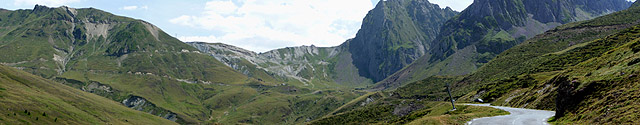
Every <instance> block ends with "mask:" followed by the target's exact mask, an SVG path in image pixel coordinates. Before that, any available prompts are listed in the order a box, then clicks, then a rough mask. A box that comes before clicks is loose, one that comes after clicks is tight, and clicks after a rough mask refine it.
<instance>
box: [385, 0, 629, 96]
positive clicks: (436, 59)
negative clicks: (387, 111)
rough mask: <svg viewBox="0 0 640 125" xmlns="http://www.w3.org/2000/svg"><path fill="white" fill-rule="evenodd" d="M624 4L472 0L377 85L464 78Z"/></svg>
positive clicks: (612, 1)
mask: <svg viewBox="0 0 640 125" xmlns="http://www.w3.org/2000/svg"><path fill="white" fill-rule="evenodd" d="M630 5H631V3H630V2H627V1H625V0H587V1H584V0H541V1H527V0H476V1H474V2H473V4H471V5H470V6H469V7H468V8H467V9H465V10H464V11H462V12H461V13H460V14H459V15H458V16H456V17H453V18H452V19H451V20H448V21H447V22H446V23H445V24H444V25H443V26H442V27H441V32H440V33H439V34H438V35H437V36H436V38H435V40H434V41H433V42H431V43H432V44H431V45H430V46H431V47H432V48H431V49H430V50H431V51H430V54H431V55H432V56H425V57H421V58H420V59H418V60H417V61H416V62H415V63H413V64H411V65H409V66H407V68H404V69H403V70H401V71H399V72H397V73H395V74H394V75H392V76H389V77H388V78H387V79H385V80H384V81H381V82H379V83H377V85H376V86H375V87H374V88H376V89H388V88H396V87H398V86H400V85H403V84H407V83H410V82H414V81H418V80H420V79H423V78H426V77H429V76H433V75H466V74H469V73H472V72H474V71H476V70H477V69H478V68H479V67H481V66H482V65H484V64H486V63H487V62H489V60H491V59H493V58H495V57H496V56H497V55H498V54H500V53H501V52H503V51H505V50H507V49H509V48H511V47H513V46H515V45H518V44H519V43H521V42H523V41H524V40H526V39H529V38H532V37H533V36H535V35H537V34H540V33H543V32H544V31H547V30H550V29H552V28H554V27H556V26H559V25H561V24H566V23H569V22H574V21H580V20H587V19H593V18H594V17H598V16H601V15H605V14H608V13H612V12H616V11H620V10H623V9H626V8H627V7H629V6H630Z"/></svg>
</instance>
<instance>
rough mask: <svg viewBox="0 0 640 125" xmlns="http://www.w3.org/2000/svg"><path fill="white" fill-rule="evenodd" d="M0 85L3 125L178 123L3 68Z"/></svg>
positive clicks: (1, 66)
mask: <svg viewBox="0 0 640 125" xmlns="http://www.w3.org/2000/svg"><path fill="white" fill-rule="evenodd" d="M0 83H1V84H0V106H2V110H0V113H2V114H3V115H0V123H2V124H175V123H174V122H171V121H169V120H166V119H163V118H161V117H158V116H153V115H150V114H147V113H145V112H141V111H135V110H133V109H129V108H127V107H125V106H123V105H121V104H120V103H118V102H114V101H112V100H109V99H107V98H104V97H100V96H97V95H94V94H91V93H87V92H83V91H81V90H77V89H75V88H72V87H68V86H66V85H63V84H60V83H57V82H53V81H51V80H47V79H43V78H41V77H38V76H34V75H31V74H29V73H26V72H24V71H20V70H17V69H14V68H10V67H6V66H3V65H0Z"/></svg>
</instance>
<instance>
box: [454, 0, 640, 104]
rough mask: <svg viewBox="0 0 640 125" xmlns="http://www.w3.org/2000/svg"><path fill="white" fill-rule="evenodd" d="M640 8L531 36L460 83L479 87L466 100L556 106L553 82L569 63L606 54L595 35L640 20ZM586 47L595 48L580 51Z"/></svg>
mask: <svg viewBox="0 0 640 125" xmlns="http://www.w3.org/2000/svg"><path fill="white" fill-rule="evenodd" d="M639 12H640V8H630V9H628V10H624V11H620V12H616V13H613V14H610V15H606V16H603V17H599V18H596V19H593V20H588V21H582V22H576V23H570V24H567V25H563V26H560V27H558V28H556V29H554V30H552V31H548V32H546V33H545V34H542V35H539V36H536V37H535V38H532V39H530V40H527V41H525V42H524V43H522V44H520V45H518V46H515V47H513V48H511V49H509V50H507V51H505V52H503V53H501V54H500V55H498V57H497V58H496V59H494V60H492V61H491V62H489V63H488V64H486V65H485V66H483V67H482V68H480V69H479V70H478V71H477V72H475V73H473V74H471V75H470V76H468V77H466V78H465V80H463V81H462V82H459V84H460V86H464V87H465V89H463V90H464V91H474V89H475V88H479V90H478V91H475V92H472V94H470V95H467V96H464V97H463V99H461V100H471V99H472V98H471V97H472V96H476V97H480V98H483V99H485V100H490V101H494V100H495V102H493V104H496V105H509V106H516V107H528V108H539V109H555V106H554V105H555V104H554V103H553V102H554V100H553V99H554V98H555V89H556V87H555V85H553V84H551V83H549V82H548V81H549V80H551V79H552V78H553V77H554V76H556V75H558V74H559V73H561V72H563V71H564V70H566V68H568V67H570V66H573V65H576V64H577V63H579V62H581V61H584V60H587V59H590V58H594V54H596V55H597V54H598V53H602V52H601V51H604V50H599V51H595V50H598V47H599V45H597V44H595V45H594V44H593V43H594V42H595V41H594V40H596V39H599V38H603V37H606V36H608V35H612V34H615V33H617V32H619V31H621V30H623V29H626V28H629V27H631V26H633V25H634V24H637V23H638V22H637V21H638V20H640V18H639V17H638V16H637V15H638V14H639ZM585 48H587V49H589V48H590V49H592V50H589V51H584V52H581V51H579V50H585ZM566 53H570V55H567V54H566ZM560 55H562V56H560ZM478 83H480V84H478ZM468 88H472V89H468ZM512 100H513V101H512Z"/></svg>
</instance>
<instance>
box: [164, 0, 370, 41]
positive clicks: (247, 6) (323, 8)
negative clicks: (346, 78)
mask: <svg viewBox="0 0 640 125" xmlns="http://www.w3.org/2000/svg"><path fill="white" fill-rule="evenodd" d="M371 8H373V6H372V4H371V1H370V0H272V1H265V0H240V1H238V2H236V1H229V0H213V1H209V2H207V3H206V4H205V8H204V9H205V11H204V12H202V13H201V14H199V15H182V16H179V17H176V18H173V19H171V20H170V22H171V23H173V24H178V25H183V26H188V27H191V28H198V29H204V30H207V31H211V32H212V34H211V35H209V36H184V37H179V39H181V40H183V41H204V42H223V43H227V44H231V45H236V46H239V47H242V48H246V49H250V50H253V51H259V52H264V51H268V50H271V49H276V48H282V47H286V46H300V45H311V44H313V45H316V46H336V45H339V44H341V43H342V42H344V41H345V40H346V39H349V38H352V37H354V36H355V33H356V32H357V30H358V29H359V28H360V25H361V22H362V19H363V18H364V16H365V15H366V13H367V12H368V11H369V10H370V9H371ZM214 33H215V34H214Z"/></svg>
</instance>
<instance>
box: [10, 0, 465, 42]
mask: <svg viewBox="0 0 640 125" xmlns="http://www.w3.org/2000/svg"><path fill="white" fill-rule="evenodd" d="M2 1H3V2H2V3H0V8H4V9H9V10H16V9H32V8H33V7H34V5H35V4H40V5H47V6H50V7H59V6H62V5H65V6H69V7H73V8H88V7H93V8H98V9H101V10H105V11H107V12H111V13H114V14H116V15H122V16H127V17H132V18H136V19H142V20H145V21H148V22H151V23H152V24H154V25H156V26H158V27H160V28H162V29H163V30H164V31H165V32H167V33H169V34H171V35H173V36H175V37H177V38H179V39H181V40H183V41H203V42H222V43H226V44H231V45H235V46H239V47H242V48H245V49H249V50H252V51H257V52H265V51H268V50H272V49H277V48H283V47H290V46H300V45H316V46H325V47H326V46H336V45H339V44H341V43H342V42H344V41H345V40H347V39H349V38H353V37H354V36H355V34H356V32H357V30H358V29H359V28H360V25H361V23H362V22H361V21H362V19H363V18H364V16H365V15H366V13H367V12H368V11H369V10H370V9H372V8H373V7H374V6H375V4H376V3H377V2H378V1H379V0H2ZM430 2H432V3H436V4H439V5H440V6H441V7H446V6H450V7H451V8H453V9H454V10H457V11H461V10H463V9H464V8H466V7H467V6H468V5H470V4H471V3H472V2H473V0H430Z"/></svg>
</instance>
